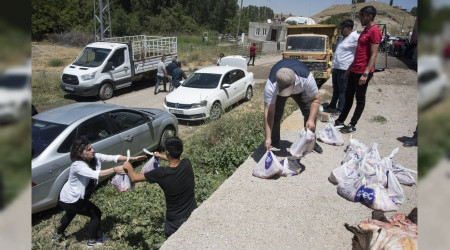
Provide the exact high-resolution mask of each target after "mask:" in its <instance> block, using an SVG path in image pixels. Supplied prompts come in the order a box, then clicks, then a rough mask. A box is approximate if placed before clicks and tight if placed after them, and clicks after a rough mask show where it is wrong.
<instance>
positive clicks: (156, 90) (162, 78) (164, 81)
mask: <svg viewBox="0 0 450 250" xmlns="http://www.w3.org/2000/svg"><path fill="white" fill-rule="evenodd" d="M160 82H163V84H164V91H166V77H165V76H156V85H155V93H158V86H159V83H160Z"/></svg>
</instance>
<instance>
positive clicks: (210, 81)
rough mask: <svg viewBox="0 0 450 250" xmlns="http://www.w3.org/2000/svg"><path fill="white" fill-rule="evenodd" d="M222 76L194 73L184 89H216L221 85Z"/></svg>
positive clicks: (184, 84) (184, 85)
mask: <svg viewBox="0 0 450 250" xmlns="http://www.w3.org/2000/svg"><path fill="white" fill-rule="evenodd" d="M221 76H222V75H220V74H206V73H194V74H192V75H190V76H189V77H188V78H187V79H186V81H184V83H183V87H188V88H199V89H214V88H217V86H218V85H219V81H220V77H221Z"/></svg>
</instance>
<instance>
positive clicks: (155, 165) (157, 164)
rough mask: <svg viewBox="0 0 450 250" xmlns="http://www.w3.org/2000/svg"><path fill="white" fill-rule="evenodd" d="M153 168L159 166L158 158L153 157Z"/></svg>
mask: <svg viewBox="0 0 450 250" xmlns="http://www.w3.org/2000/svg"><path fill="white" fill-rule="evenodd" d="M153 168H159V162H158V158H156V157H155V161H154V162H153Z"/></svg>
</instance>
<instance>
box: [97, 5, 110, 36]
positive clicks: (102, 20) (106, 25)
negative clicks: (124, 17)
mask: <svg viewBox="0 0 450 250" xmlns="http://www.w3.org/2000/svg"><path fill="white" fill-rule="evenodd" d="M96 1H97V0H94V35H95V41H96V42H97V41H102V40H103V39H105V38H106V37H112V28H111V14H110V10H109V0H98V5H96V4H95V2H96ZM103 1H105V2H106V4H105V5H103ZM108 31H109V36H108V35H106V37H105V34H107V32H108Z"/></svg>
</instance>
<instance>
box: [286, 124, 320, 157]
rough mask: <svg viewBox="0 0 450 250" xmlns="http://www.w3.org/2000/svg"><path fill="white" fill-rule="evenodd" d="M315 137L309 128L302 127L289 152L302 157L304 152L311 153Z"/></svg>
mask: <svg viewBox="0 0 450 250" xmlns="http://www.w3.org/2000/svg"><path fill="white" fill-rule="evenodd" d="M315 137H316V136H315V135H314V133H313V132H312V131H311V130H309V129H306V128H304V129H303V130H302V132H301V133H300V136H299V137H298V138H297V140H295V142H294V143H293V144H292V146H291V148H290V149H289V152H290V153H291V155H292V156H295V157H303V156H305V155H306V154H308V153H311V151H312V150H313V148H314V144H315V140H314V139H315Z"/></svg>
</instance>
